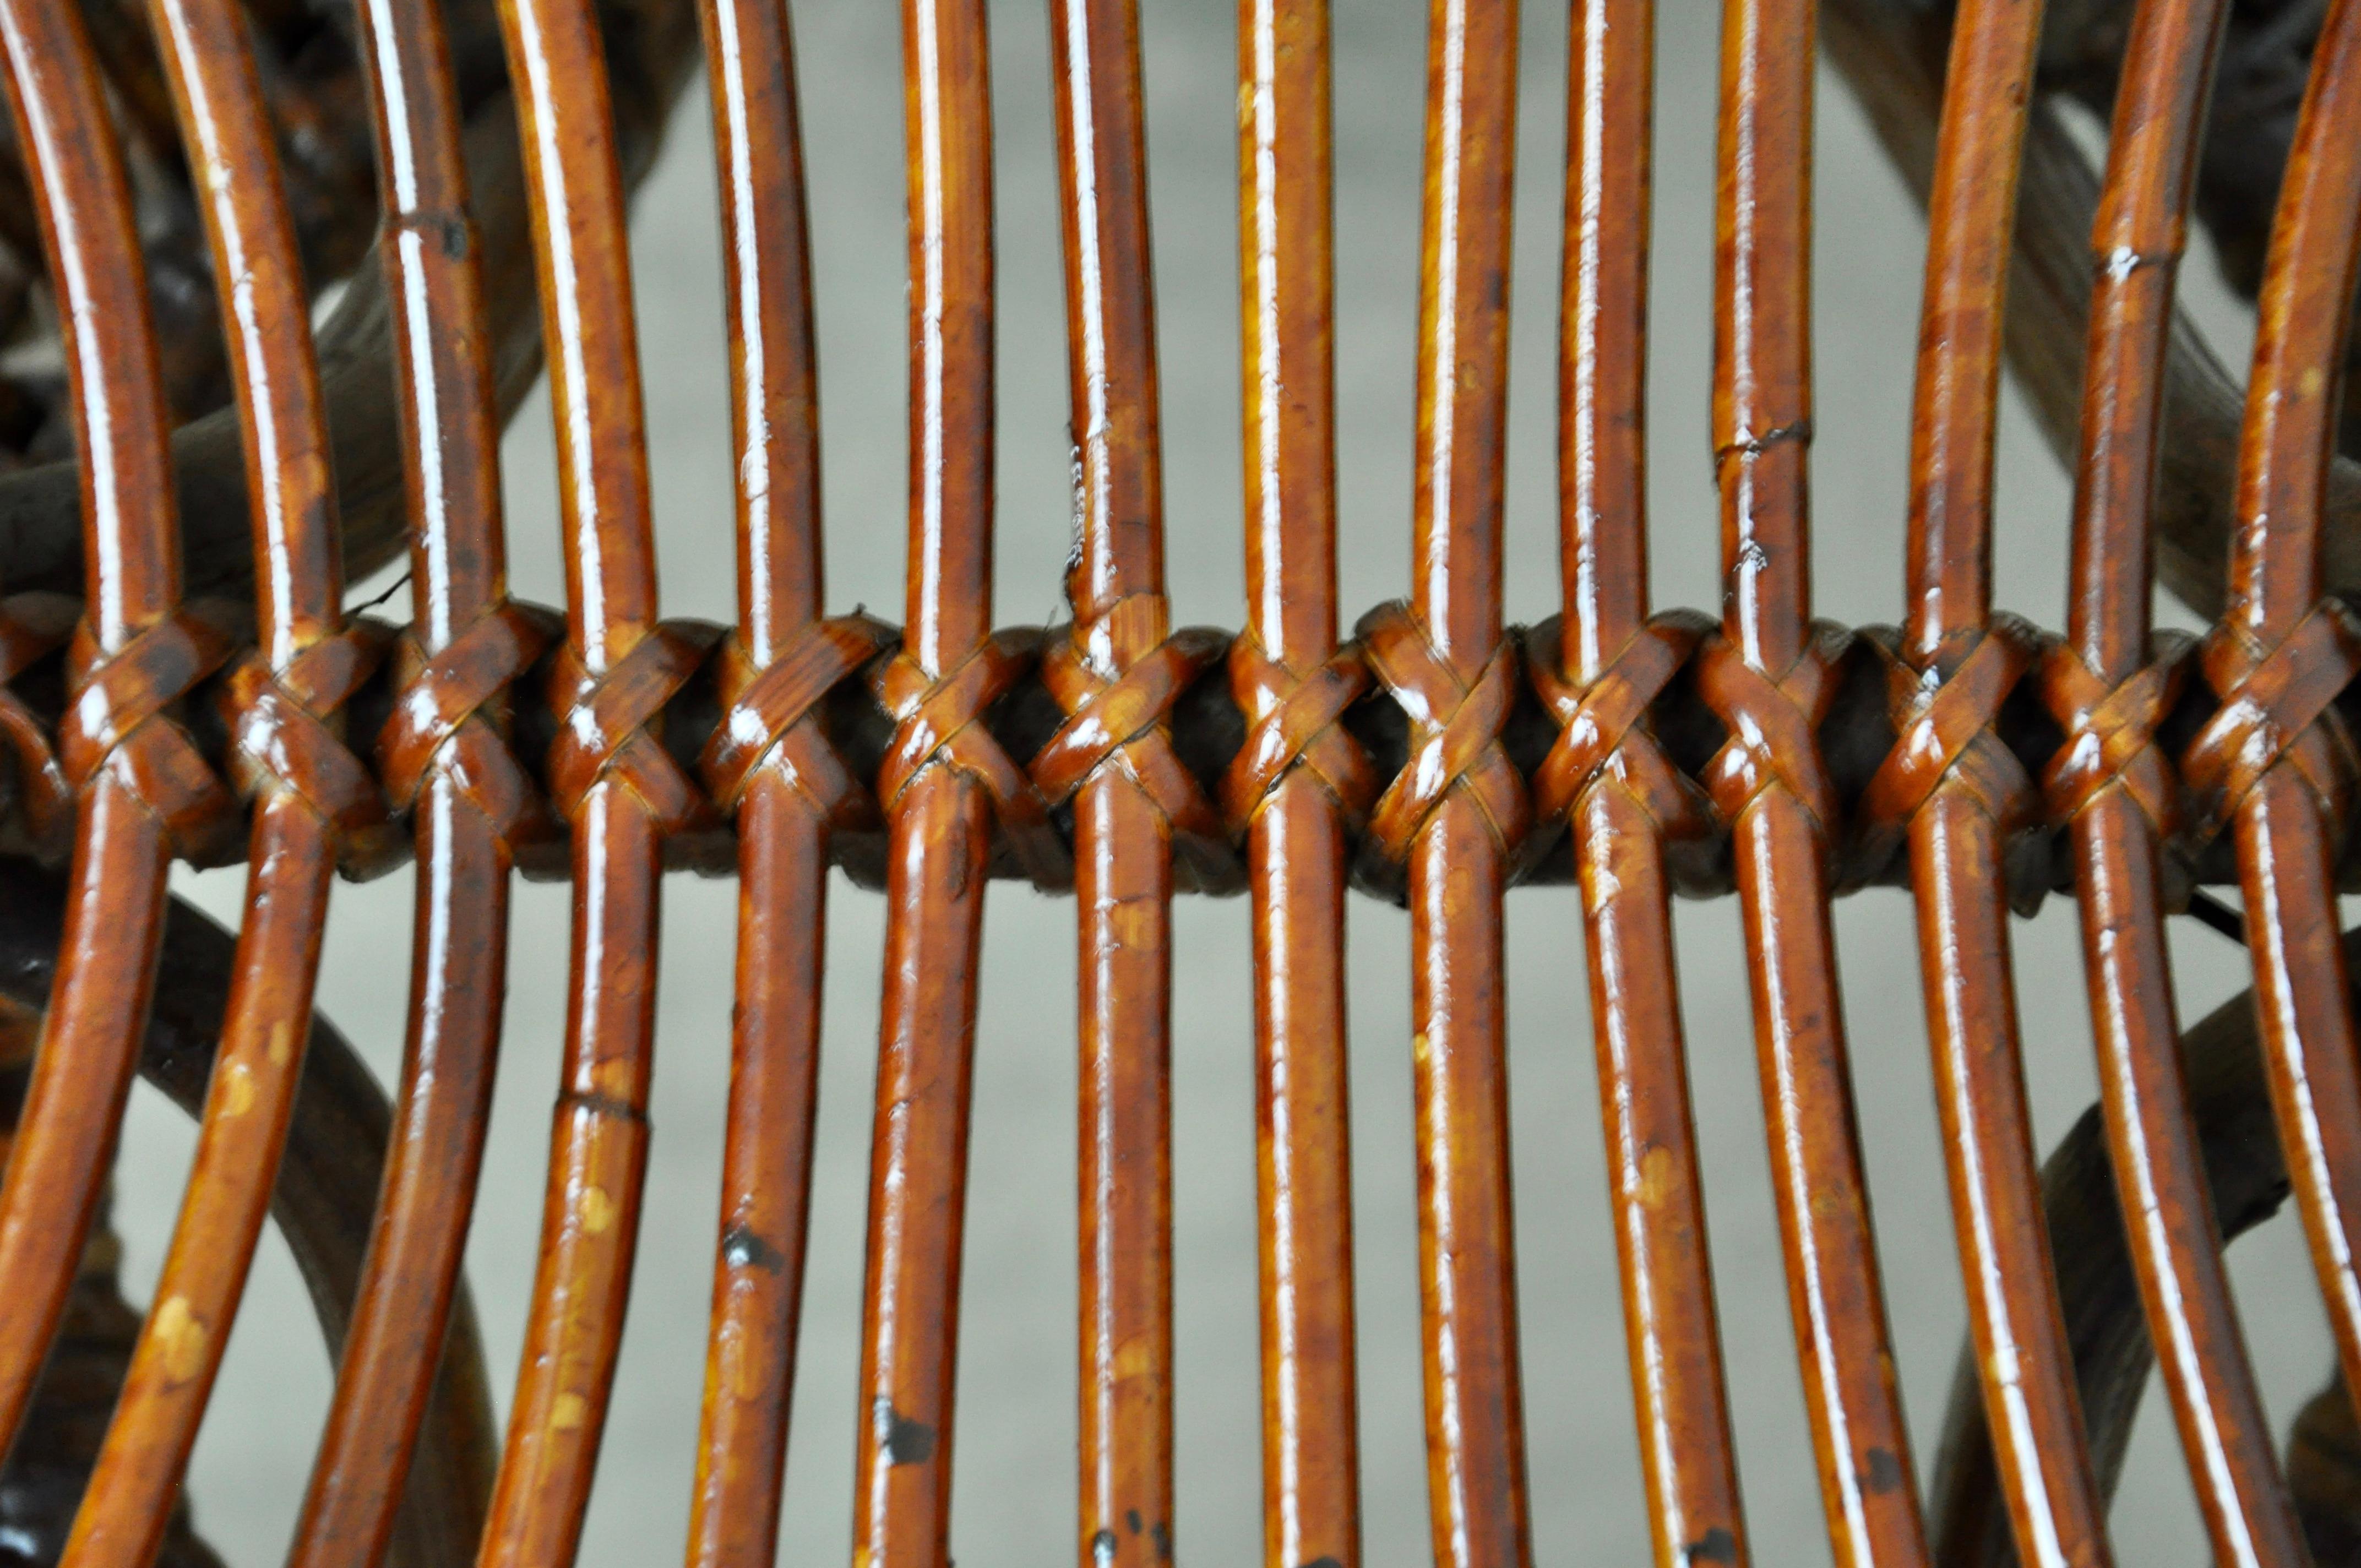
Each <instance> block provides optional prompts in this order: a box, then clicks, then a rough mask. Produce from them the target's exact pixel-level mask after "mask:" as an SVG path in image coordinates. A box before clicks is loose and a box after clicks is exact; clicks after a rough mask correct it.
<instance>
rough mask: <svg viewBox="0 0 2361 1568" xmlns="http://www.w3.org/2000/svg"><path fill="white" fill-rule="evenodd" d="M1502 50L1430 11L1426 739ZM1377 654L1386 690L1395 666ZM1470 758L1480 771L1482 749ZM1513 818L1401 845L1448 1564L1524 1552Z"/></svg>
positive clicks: (1487, 34) (1506, 0)
mask: <svg viewBox="0 0 2361 1568" xmlns="http://www.w3.org/2000/svg"><path fill="white" fill-rule="evenodd" d="M1517 52H1518V38H1517V5H1516V4H1515V0H1433V5H1431V6H1430V8H1429V11H1428V22H1427V55H1426V140H1425V154H1424V184H1425V194H1424V200H1423V203H1422V220H1421V230H1422V236H1421V246H1420V249H1421V258H1422V259H1421V267H1420V282H1419V324H1418V338H1417V345H1418V346H1417V361H1416V376H1417V393H1416V397H1417V402H1416V407H1417V419H1418V425H1417V431H1418V438H1417V444H1416V446H1415V448H1414V451H1413V457H1412V465H1413V466H1412V482H1411V529H1412V537H1411V600H1410V609H1409V611H1408V625H1409V635H1410V637H1411V638H1414V639H1416V640H1417V641H1418V642H1419V643H1420V644H1422V648H1421V650H1420V652H1418V653H1416V654H1413V655H1412V660H1413V662H1418V663H1422V664H1423V670H1422V674H1424V676H1425V686H1426V691H1425V694H1424V695H1425V696H1427V697H1428V698H1429V699H1430V700H1429V701H1428V702H1427V703H1425V704H1424V705H1422V710H1423V711H1422V713H1414V714H1413V724H1414V727H1415V729H1417V731H1418V732H1419V734H1420V735H1421V737H1422V740H1423V741H1424V742H1425V743H1426V744H1427V745H1428V746H1430V747H1432V746H1433V744H1434V742H1435V741H1436V740H1438V739H1439V736H1440V731H1441V730H1442V729H1444V727H1445V725H1446V724H1447V721H1448V720H1449V719H1450V718H1453V717H1455V716H1456V713H1455V710H1456V709H1458V708H1460V707H1467V706H1469V705H1470V704H1472V703H1477V702H1478V701H1480V700H1481V698H1480V697H1478V696H1476V695H1473V694H1477V693H1478V692H1488V690H1489V688H1490V686H1491V685H1492V684H1493V680H1492V678H1491V672H1492V671H1493V670H1494V669H1495V668H1499V667H1503V662H1504V661H1506V660H1507V659H1509V658H1510V657H1511V655H1510V653H1509V652H1508V650H1507V647H1506V644H1505V643H1504V642H1503V641H1502V626H1501V609H1500V597H1501V578H1500V550H1501V532H1502V527H1501V501H1502V488H1503V484H1504V475H1503V462H1502V460H1503V456H1504V448H1505V446H1506V444H1507V421H1508V391H1509V380H1508V370H1509V359H1508V335H1509V276H1510V232H1511V221H1510V208H1511V206H1512V201H1513V193H1514V173H1515V166H1516V104H1517ZM1363 625H1364V630H1365V632H1367V633H1376V632H1378V628H1377V627H1375V626H1374V625H1372V624H1371V623H1370V622H1369V621H1367V620H1365V621H1364V623H1363ZM1375 647H1376V649H1377V652H1378V658H1379V660H1380V663H1381V664H1382V665H1384V666H1385V667H1387V668H1390V669H1392V670H1393V671H1394V672H1395V676H1394V678H1395V679H1396V680H1397V681H1398V682H1399V678H1400V660H1398V659H1395V658H1392V657H1389V654H1388V652H1386V650H1385V648H1384V646H1383V643H1382V641H1380V642H1379V643H1378V644H1376V645H1375ZM1400 689H1401V687H1400V684H1398V685H1397V693H1398V695H1399V694H1400ZM1490 728H1491V729H1492V732H1493V734H1495V735H1497V734H1498V725H1497V722H1493V723H1492V724H1491V725H1490ZM1482 756H1483V758H1484V759H1485V762H1480V763H1479V764H1478V766H1488V763H1489V760H1490V759H1492V758H1495V757H1497V756H1498V743H1497V741H1495V742H1493V745H1492V747H1491V748H1490V749H1488V751H1486V752H1484V753H1482ZM1444 765H1445V766H1446V767H1448V766H1450V765H1451V764H1450V763H1445V764H1444ZM1495 771H1497V770H1495ZM1471 772H1472V770H1471ZM1379 809H1380V811H1381V812H1382V811H1383V809H1384V806H1383V803H1381V804H1380V807H1379ZM1527 809H1528V808H1527V806H1526V802H1525V800H1524V796H1523V790H1522V785H1521V784H1516V785H1515V786H1514V787H1513V788H1512V789H1507V790H1501V791H1499V792H1498V794H1497V795H1487V794H1485V793H1484V791H1483V789H1482V787H1481V786H1480V785H1479V784H1478V783H1477V782H1476V781H1475V780H1474V779H1473V778H1471V777H1469V776H1467V775H1466V774H1463V775H1461V776H1459V777H1456V778H1455V779H1453V780H1452V782H1451V784H1450V787H1449V789H1448V791H1447V792H1446V793H1445V794H1444V795H1442V796H1441V798H1440V799H1439V800H1437V801H1435V802H1434V804H1433V808H1432V809H1431V810H1430V811H1428V812H1426V813H1425V815H1424V817H1423V819H1422V820H1421V821H1420V822H1419V823H1418V824H1417V825H1416V827H1415V828H1414V831H1413V832H1412V833H1411V836H1410V837H1409V839H1408V840H1407V842H1406V844H1405V845H1404V849H1405V850H1406V852H1407V853H1406V858H1407V861H1408V868H1407V869H1408V873H1409V892H1410V911H1411V1028H1412V1030H1413V1031H1414V1034H1413V1037H1412V1039H1411V1082H1412V1100H1413V1107H1414V1109H1413V1126H1414V1137H1415V1139H1416V1149H1417V1166H1418V1237H1419V1247H1418V1250H1419V1294H1420V1306H1421V1318H1422V1350H1423V1358H1424V1363H1425V1367H1424V1373H1425V1388H1426V1445H1427V1490H1428V1504H1429V1508H1430V1511H1431V1516H1432V1517H1431V1526H1432V1530H1433V1552H1434V1557H1435V1561H1436V1562H1437V1563H1441V1564H1444V1565H1446V1568H1521V1565H1522V1564H1524V1563H1529V1562H1531V1560H1532V1542H1531V1540H1530V1536H1529V1530H1528V1523H1529V1521H1528V1514H1527V1500H1526V1495H1525V1445H1524V1409H1523V1391H1522V1387H1521V1374H1520V1370H1519V1354H1518V1344H1517V1299H1516V1227H1515V1223H1514V1217H1513V1209H1512V1205H1511V1203H1510V1170H1509V1098H1508V1091H1509V1084H1508V1060H1507V1047H1508V1023H1507V1013H1506V1000H1507V998H1506V985H1507V977H1506V975H1505V974H1504V973H1503V966H1504V962H1505V959H1506V954H1505V952H1504V950H1503V941H1502V933H1501V902H1500V901H1501V894H1502V891H1503V889H1504V888H1505V887H1506V885H1507V883H1508V873H1509V869H1510V856H1511V855H1512V854H1513V853H1514V852H1515V851H1516V850H1517V849H1518V848H1519V847H1520V841H1521V839H1522V838H1523V832H1524V828H1525V820H1524V813H1525V812H1526V810H1527Z"/></svg>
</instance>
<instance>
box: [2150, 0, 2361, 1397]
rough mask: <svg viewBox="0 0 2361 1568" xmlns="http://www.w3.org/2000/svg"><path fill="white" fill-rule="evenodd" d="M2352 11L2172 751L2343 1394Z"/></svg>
mask: <svg viewBox="0 0 2361 1568" xmlns="http://www.w3.org/2000/svg"><path fill="white" fill-rule="evenodd" d="M2356 113H2361V6H2356V5H2352V4H2350V3H2349V0H2346V3H2343V4H2338V5H2332V6H2331V7H2329V11H2328V15H2327V17H2326V19H2325V20H2324V21H2323V23H2322V24H2321V30H2320V38H2319V41H2318V43H2317V44H2316V45H2315V47H2314V49H2313V53H2312V78H2311V84H2310V88H2309V91H2308V92H2307V93H2306V96H2305V99H2304V104H2303V108H2302V110H2301V115H2299V117H2298V119H2297V122H2296V132H2295V139H2294V145H2293V147H2292V148H2291V149H2290V153H2289V157H2288V164H2287V173H2286V176H2285V180H2284V181H2283V183H2282V184H2281V186H2280V188H2279V214H2278V219H2277V223H2276V225H2275V227H2274V229H2273V233H2272V236H2271V248H2270V258H2269V261H2268V267H2267V269H2266V272H2265V275H2264V280H2263V287H2262V291H2261V294H2260V297H2259V299H2258V301H2257V307H2258V308H2257V317H2256V334H2255V357H2254V369H2253V374H2252V376H2251V377H2250V378H2249V379H2248V381H2247V384H2246V421H2245V426H2244V431H2243V434H2242V439H2241V443H2240V450H2239V466H2238V489H2237V525H2236V526H2235V528H2233V529H2232V530H2231V532H2230V581H2229V590H2230V591H2229V602H2228V605H2227V607H2226V609H2225V610H2224V616H2223V619H2222V621H2221V623H2220V624H2219V625H2218V626H2217V627H2215V629H2214V630H2213V634H2212V636H2211V637H2210V639H2209V640H2208V642H2207V646H2206V648H2205V651H2204V654H2203V663H2204V670H2205V675H2206V678H2207V680H2208V681H2209V682H2210V683H2211V684H2212V685H2213V689H2214V691H2215V693H2216V695H2218V696H2220V697H2221V698H2222V701H2223V706H2222V708H2221V710H2220V711H2219V712H2218V713H2217V714H2216V715H2215V716H2214V718H2213V720H2212V721H2211V722H2210V723H2209V724H2208V725H2207V726H2206V728H2205V729H2204V730H2203V731H2202V732H2201V733H2200V734H2199V735H2198V737H2197V739H2196V740H2195V741H2193V742H2192V743H2191V747H2190V750H2189V755H2188V759H2187V770H2188V772H2187V776H2188V780H2189V784H2190V785H2191V790H2192V791H2193V792H2194V793H2195V795H2196V797H2197V802H2198V806H2199V810H2200V813H2201V824H2202V827H2204V828H2218V827H2220V826H2222V825H2223V823H2224V819H2225V818H2226V819H2227V820H2228V822H2229V824H2230V825H2231V826H2232V828H2233V829H2234V835H2235V844H2236V848H2237V854H2238V872H2239V882H2240V883H2241V885H2242V886H2243V887H2244V889H2245V893H2246V940H2247V946H2248V948H2250V949H2251V950H2252V952H2253V954H2254V959H2255V1007H2256V1013H2257V1023H2258V1025H2260V1029H2259V1033H2260V1037H2261V1040H2262V1044H2263V1052H2262V1055H2263V1060H2264V1063H2265V1065H2266V1066H2267V1067H2268V1069H2269V1082H2270V1086H2271V1105H2272V1109H2273V1111H2274V1112H2275V1113H2276V1115H2277V1120H2278V1123H2279V1146H2280V1148H2281V1149H2282V1151H2284V1154H2285V1157H2286V1160H2287V1170H2288V1178H2289V1182H2290V1185H2291V1186H2292V1187H2293V1188H2294V1190H2295V1194H2296V1199H2297V1203H2298V1207H2299V1210H2300V1212H2301V1214H2302V1215H2303V1223H2304V1232H2305V1234H2306V1235H2307V1236H2308V1237H2309V1239H2310V1241H2311V1244H2312V1262H2313V1265H2314V1267H2315V1269H2316V1270H2317V1272H2318V1274H2319V1277H2320V1286H2321V1294H2322V1296H2323V1299H2324V1301H2325V1303H2326V1305H2327V1309H2328V1321H2329V1324H2330V1326H2331V1328H2332V1329H2333V1330H2334V1334H2335V1338H2336V1348H2337V1354H2338V1359H2339V1365H2341V1367H2342V1368H2343V1371H2344V1375H2345V1387H2346V1388H2347V1389H2354V1388H2361V1278H2356V1257H2355V1253H2356V1246H2361V1033H2356V1029H2355V1027H2354V1016H2353V1007H2352V1002H2351V997H2352V992H2351V991H2350V989H2349V987H2348V976H2347V973H2346V967H2345V951H2344V946H2343V944H2342V943H2341V942H2340V941H2339V940H2338V934H2337V927H2338V925H2339V919H2338V910H2337V899H2336V858H2337V852H2338V849H2339V847H2340V844H2341V840H2342V830H2343V828H2345V823H2346V822H2347V821H2348V820H2349V817H2348V815H2347V813H2348V808H2349V807H2350V805H2351V803H2352V800H2353V787H2354V783H2355V774H2356V758H2355V754H2354V746H2353V738H2352V735H2351V733H2350V731H2349V730H2348V729H2347V728H2346V726H2345V720H2344V718H2343V717H2342V716H2341V715H2340V714H2338V713H2337V712H2336V711H2335V709H2334V707H2332V705H2333V704H2334V702H2335V700H2336V698H2337V696H2338V695H2339V694H2340V693H2341V692H2342V691H2343V690H2344V689H2345V686H2347V685H2349V684H2350V683H2351V682H2352V679H2353V677H2354V675H2355V674H2356V673H2361V621H2356V619H2355V618H2354V617H2353V615H2352V614H2351V613H2350V612H2349V611H2348V610H2347V609H2345V606H2344V604H2343V603H2342V602H2340V601H2335V600H2330V599H2327V598H2323V595H2324V594H2325V592H2326V590H2327V586H2328V582H2327V574H2326V571H2325V565H2326V563H2325V556H2326V553H2327V551H2326V545H2327V538H2328V529H2327V527H2326V525H2325V520H2324V519H2323V499H2324V496H2325V491H2326V489H2327V484H2328V467H2329V463H2330V461H2331V459H2332V458H2333V457H2334V454H2335V449H2336V422H2337V402H2338V396H2339V392H2340V390H2341V389H2342V387H2341V382H2342V372H2343V370H2344V368H2345V364H2346V359H2345V338H2346V333H2347V331H2348V330H2349V328H2350V324H2351V319H2352V310H2351V302H2352V297H2353V285H2354V275H2355V267H2356V256H2361V140H2356V137H2355V135H2354V126H2355V124H2356Z"/></svg>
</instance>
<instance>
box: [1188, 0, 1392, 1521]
mask: <svg viewBox="0 0 2361 1568" xmlns="http://www.w3.org/2000/svg"><path fill="white" fill-rule="evenodd" d="M1328 72H1329V67H1328V4H1327V0H1241V4H1240V5H1239V7H1238V104H1239V119H1238V233H1239V237H1240V247H1239V252H1240V278H1241V280H1242V288H1241V291H1240V298H1239V322H1240V323H1241V327H1242V330H1243V334H1244V344H1245V353H1244V356H1243V358H1244V369H1245V406H1246V431H1245V436H1246V439H1245V448H1244V450H1245V454H1246V623H1247V625H1246V632H1245V633H1244V634H1243V635H1241V636H1240V637H1239V638H1238V640H1237V641H1236V642H1235V644H1233V645H1232V647H1231V650H1230V685H1231V690H1232V692H1233V693H1234V694H1235V696H1236V697H1237V701H1238V706H1239V707H1240V708H1241V709H1242V710H1243V711H1244V712H1245V713H1246V715H1247V716H1248V721H1249V724H1250V726H1251V729H1250V733H1249V735H1248V738H1247V740H1246V746H1245V747H1244V748H1243V749H1242V751H1240V754H1239V757H1238V760H1237V761H1236V762H1234V763H1232V764H1231V772H1230V774H1229V776H1228V778H1227V779H1226V780H1224V800H1223V806H1224V813H1225V815H1226V816H1227V817H1228V819H1229V825H1230V827H1231V828H1232V830H1233V831H1234V832H1235V831H1237V830H1239V829H1241V828H1242V829H1243V830H1244V832H1245V835H1246V861H1247V872H1248V876H1249V879H1250V881H1251V883H1252V899H1253V906H1254V907H1253V927H1254V952H1255V1041H1256V1058H1255V1061H1256V1073H1255V1086H1256V1107H1257V1114H1256V1133H1257V1160H1256V1167H1255V1168H1256V1174H1257V1187H1256V1193H1257V1204H1256V1212H1257V1216H1258V1221H1259V1228H1258V1233H1257V1234H1258V1236H1259V1240H1260V1246H1261V1259H1262V1266H1261V1281H1262V1412H1263V1420H1262V1443H1263V1447H1262V1476H1263V1562H1264V1564H1265V1568H1297V1565H1298V1564H1301V1563H1314V1562H1323V1561H1324V1562H1327V1563H1332V1564H1334V1565H1335V1568H1358V1564H1359V1563H1360V1558H1361V1522H1360V1475H1359V1469H1360V1443H1359V1433H1358V1431H1357V1428H1358V1424H1359V1418H1360V1412H1359V1407H1358V1401H1357V1399H1356V1381H1355V1374H1354V1343H1353V1327H1354V1316H1353V1201H1352V1199H1353V1186H1352V1159H1351V1155H1350V1148H1351V1131H1352V1129H1351V1123H1350V1116H1349V1114H1348V1109H1349V1098H1350V1097H1349V1093H1348V1081H1347V1070H1346V1068H1347V1057H1346V1048H1345V952H1344V944H1345V872H1346V868H1347V864H1348V862H1347V861H1346V841H1345V829H1346V825H1347V823H1348V822H1350V821H1356V820H1357V819H1358V817H1360V816H1361V815H1362V814H1363V813H1365V812H1366V811H1367V808H1368V803H1369V797H1370V795H1371V793H1372V780H1371V777H1370V770H1369V766H1368V763H1367V759H1365V758H1364V757H1363V756H1362V755H1361V751H1360V748H1359V746H1358V744H1357V743H1356V742H1355V741H1354V740H1352V739H1351V738H1350V737H1349V736H1347V735H1346V734H1345V731H1344V729H1342V727H1341V726H1339V725H1338V723H1337V722H1336V721H1337V719H1338V718H1341V717H1342V715H1343V714H1344V712H1345V708H1346V707H1348V706H1349V705H1350V704H1351V703H1352V702H1353V701H1354V700H1355V699H1356V697H1357V696H1359V695H1360V694H1361V693H1362V692H1363V691H1364V690H1365V689H1366V688H1367V685H1368V674H1367V669H1366V668H1365V667H1364V666H1363V665H1362V663H1360V661H1359V659H1358V658H1356V657H1355V656H1353V655H1352V654H1351V653H1350V652H1345V653H1339V652H1338V651H1337V646H1336V447H1335V436H1334V407H1335V356H1334V343H1333V334H1334V316H1333V312H1334V274H1333V256H1332V247H1333V244H1334V219H1333V214H1332V206H1333V198H1332V195H1331V186H1332V174H1331V169H1330V162H1329V136H1330V117H1329V102H1328V82H1329V74H1328Z"/></svg>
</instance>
